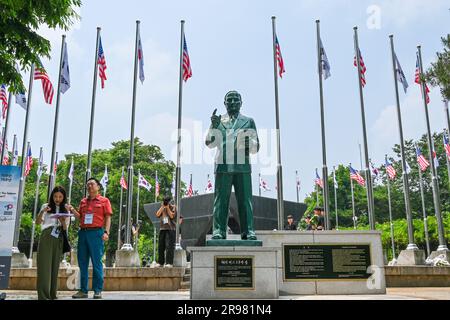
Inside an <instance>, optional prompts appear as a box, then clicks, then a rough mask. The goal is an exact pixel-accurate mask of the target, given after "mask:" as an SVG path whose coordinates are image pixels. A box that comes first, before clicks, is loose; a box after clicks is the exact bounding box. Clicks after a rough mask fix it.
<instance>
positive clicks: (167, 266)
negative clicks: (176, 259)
mask: <svg viewBox="0 0 450 320" xmlns="http://www.w3.org/2000/svg"><path fill="white" fill-rule="evenodd" d="M164 268H173V265H171V264H165V265H164Z"/></svg>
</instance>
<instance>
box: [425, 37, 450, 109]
mask: <svg viewBox="0 0 450 320" xmlns="http://www.w3.org/2000/svg"><path fill="white" fill-rule="evenodd" d="M441 39H442V45H443V46H444V48H443V52H436V56H437V60H436V62H434V63H432V64H431V67H430V68H429V69H428V70H427V72H426V79H427V80H428V81H429V82H430V83H431V85H432V86H439V88H440V90H441V94H442V97H444V98H445V99H447V100H450V34H447V36H446V37H442V38H441Z"/></svg>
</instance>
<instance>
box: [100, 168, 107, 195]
mask: <svg viewBox="0 0 450 320" xmlns="http://www.w3.org/2000/svg"><path fill="white" fill-rule="evenodd" d="M108 182H109V178H108V166H107V165H106V164H105V173H104V174H103V177H102V179H101V180H100V184H101V185H102V187H103V189H104V190H106V187H107V186H108Z"/></svg>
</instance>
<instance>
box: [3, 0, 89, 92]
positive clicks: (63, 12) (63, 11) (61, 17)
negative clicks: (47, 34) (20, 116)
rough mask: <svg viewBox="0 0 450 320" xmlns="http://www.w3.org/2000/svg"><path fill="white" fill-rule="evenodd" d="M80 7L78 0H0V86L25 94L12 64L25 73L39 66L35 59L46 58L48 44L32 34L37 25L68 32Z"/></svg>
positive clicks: (45, 40)
mask: <svg viewBox="0 0 450 320" xmlns="http://www.w3.org/2000/svg"><path fill="white" fill-rule="evenodd" d="M80 6H81V0H0V12H1V15H0V30H1V32H0V61H2V63H1V64H0V82H1V83H6V84H8V85H9V86H10V91H12V92H17V91H22V92H25V87H24V85H23V82H22V79H21V76H20V73H19V72H18V71H17V70H16V62H17V63H18V64H19V65H20V66H21V68H22V69H28V67H30V66H31V65H32V64H33V63H35V64H38V65H39V57H41V56H45V57H49V58H50V51H51V46H50V42H49V41H48V40H47V39H45V38H43V37H42V36H40V35H39V34H38V33H37V32H36V30H37V29H38V28H39V27H40V26H41V25H47V26H48V27H49V28H52V29H55V28H60V29H63V30H68V29H69V27H70V26H71V25H72V24H73V22H74V20H75V19H79V16H78V14H77V13H76V12H75V8H77V7H80Z"/></svg>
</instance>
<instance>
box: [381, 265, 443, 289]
mask: <svg viewBox="0 0 450 320" xmlns="http://www.w3.org/2000/svg"><path fill="white" fill-rule="evenodd" d="M384 270H385V275H386V285H387V287H450V267H430V266H385V267H384Z"/></svg>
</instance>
